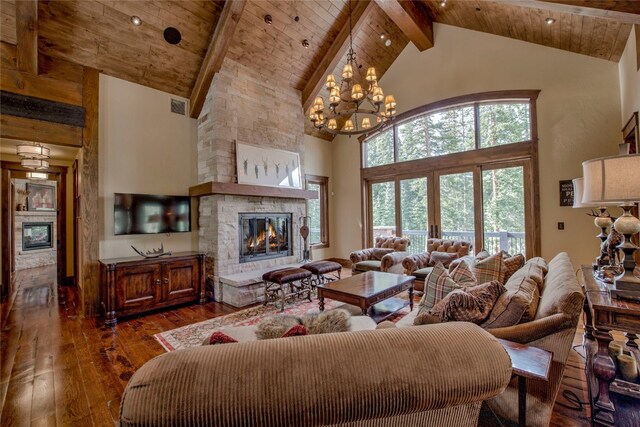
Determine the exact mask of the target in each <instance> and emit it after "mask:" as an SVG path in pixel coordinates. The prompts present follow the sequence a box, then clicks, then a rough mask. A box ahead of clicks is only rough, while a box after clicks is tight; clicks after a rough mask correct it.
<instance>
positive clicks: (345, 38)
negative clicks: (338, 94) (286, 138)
mask: <svg viewBox="0 0 640 427" xmlns="http://www.w3.org/2000/svg"><path fill="white" fill-rule="evenodd" d="M372 8H373V2H371V1H370V0H363V1H358V2H355V4H354V6H353V13H352V14H351V21H352V24H353V33H354V34H356V33H357V32H358V29H359V28H360V26H361V25H362V23H363V22H364V21H365V18H366V17H367V15H369V12H370V11H371V9H372ZM348 46H349V24H348V23H347V24H346V25H344V26H343V27H342V30H340V32H339V33H338V35H337V36H336V38H335V39H334V40H333V42H332V43H331V47H330V48H329V50H328V51H327V53H326V54H325V55H324V57H323V58H322V60H321V61H320V62H319V63H318V66H317V67H316V70H315V71H314V73H313V75H312V76H311V78H310V79H309V81H308V82H307V84H306V86H305V87H304V89H303V90H302V107H303V108H304V110H305V112H306V111H307V109H308V108H309V107H310V106H311V103H312V102H313V99H314V97H315V96H316V95H317V94H318V92H320V89H322V87H323V86H324V82H325V78H326V76H327V74H330V73H332V72H333V70H334V69H335V68H336V66H337V65H338V63H339V62H340V59H342V57H343V56H344V55H345V53H346V52H347V47H348Z"/></svg>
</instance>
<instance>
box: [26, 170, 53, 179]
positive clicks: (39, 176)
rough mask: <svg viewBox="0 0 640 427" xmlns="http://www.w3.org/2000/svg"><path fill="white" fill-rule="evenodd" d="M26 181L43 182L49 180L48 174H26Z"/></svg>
mask: <svg viewBox="0 0 640 427" xmlns="http://www.w3.org/2000/svg"><path fill="white" fill-rule="evenodd" d="M27 179H33V180H45V179H49V174H47V173H45V172H27Z"/></svg>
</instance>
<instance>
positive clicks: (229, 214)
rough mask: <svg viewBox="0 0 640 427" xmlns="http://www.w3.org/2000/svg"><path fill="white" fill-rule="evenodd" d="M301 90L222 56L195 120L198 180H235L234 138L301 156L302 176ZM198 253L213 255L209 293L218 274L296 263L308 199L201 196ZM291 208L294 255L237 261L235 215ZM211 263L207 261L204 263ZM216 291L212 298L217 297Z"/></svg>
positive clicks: (236, 140) (209, 273)
mask: <svg viewBox="0 0 640 427" xmlns="http://www.w3.org/2000/svg"><path fill="white" fill-rule="evenodd" d="M300 100H301V94H300V92H299V91H296V90H293V89H288V88H287V87H286V85H283V84H280V83H279V82H277V81H275V80H273V79H271V78H270V77H269V76H268V75H263V74H261V73H259V72H257V71H256V70H254V69H250V68H247V67H245V66H243V65H240V64H238V63H237V62H235V61H233V60H230V59H225V60H224V63H223V66H222V69H221V70H220V72H219V73H217V74H216V76H215V77H214V79H213V82H212V83H211V87H210V88H209V93H208V95H207V98H206V101H205V104H204V107H203V109H202V112H201V113H200V117H199V118H198V182H199V183H204V182H209V181H213V182H226V183H234V182H237V177H236V153H235V144H236V142H241V143H246V144H253V145H259V146H262V147H273V148H278V149H283V150H287V151H291V152H297V153H299V154H300V163H301V166H302V173H303V175H304V114H303V111H302V105H301V101H300ZM199 212H200V216H199V245H200V251H202V252H205V253H207V255H208V256H210V257H212V258H213V272H212V271H211V269H210V268H208V271H207V275H208V288H207V293H208V294H209V295H210V296H211V294H212V292H213V289H212V287H211V285H212V284H213V285H217V284H218V278H219V277H220V276H224V275H229V274H234V273H241V272H246V271H251V270H255V269H260V268H268V267H270V266H277V265H282V264H289V263H292V262H295V261H296V259H297V258H298V257H299V253H300V239H299V238H298V233H297V230H298V229H299V227H300V224H299V218H300V217H301V216H303V215H305V213H306V202H305V201H304V200H297V199H279V198H270V197H247V196H222V195H214V196H206V197H201V198H200V208H199ZM240 212H291V213H292V214H293V215H292V216H293V227H292V232H293V251H294V252H293V254H294V255H293V256H291V257H283V258H276V259H270V260H264V261H258V262H249V263H243V264H240V262H239V246H238V245H239V243H238V213H240ZM207 265H208V267H211V262H210V260H209V263H208V264H207ZM218 297H219V295H216V296H215V298H216V299H218Z"/></svg>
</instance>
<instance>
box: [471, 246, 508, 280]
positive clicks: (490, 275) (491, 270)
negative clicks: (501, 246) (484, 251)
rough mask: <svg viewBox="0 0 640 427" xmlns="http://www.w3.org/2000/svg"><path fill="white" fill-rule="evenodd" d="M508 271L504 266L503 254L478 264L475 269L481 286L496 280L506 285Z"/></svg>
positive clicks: (492, 256)
mask: <svg viewBox="0 0 640 427" xmlns="http://www.w3.org/2000/svg"><path fill="white" fill-rule="evenodd" d="M506 270H507V268H506V267H505V265H504V259H502V254H501V253H497V254H495V255H491V256H490V257H489V258H485V259H483V260H480V261H478V262H476V265H475V267H474V273H475V275H476V280H477V281H478V283H480V284H483V283H487V282H492V281H494V280H497V281H498V282H500V283H504V275H505V271H506Z"/></svg>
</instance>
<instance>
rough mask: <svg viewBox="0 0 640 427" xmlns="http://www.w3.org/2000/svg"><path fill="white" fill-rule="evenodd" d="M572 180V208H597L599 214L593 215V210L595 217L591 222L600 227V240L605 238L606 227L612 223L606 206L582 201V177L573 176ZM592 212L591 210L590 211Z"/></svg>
mask: <svg viewBox="0 0 640 427" xmlns="http://www.w3.org/2000/svg"><path fill="white" fill-rule="evenodd" d="M572 181H573V206H572V207H573V208H574V209H578V208H598V210H599V211H600V213H599V215H595V212H594V213H593V214H591V215H592V216H593V217H594V218H595V219H594V220H593V223H594V224H595V225H596V227H598V228H599V229H600V234H598V235H597V236H596V237H598V238H599V239H600V240H601V241H602V242H604V241H605V240H607V235H608V234H607V228H609V227H611V224H613V220H612V219H611V215H609V214H608V213H607V208H606V207H605V206H598V205H594V204H592V203H584V202H583V201H582V195H583V194H584V178H582V177H580V178H575V179H573V180H572ZM592 212H593V211H592Z"/></svg>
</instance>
